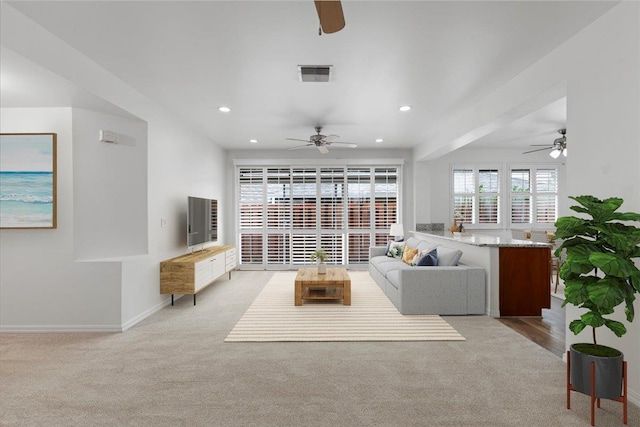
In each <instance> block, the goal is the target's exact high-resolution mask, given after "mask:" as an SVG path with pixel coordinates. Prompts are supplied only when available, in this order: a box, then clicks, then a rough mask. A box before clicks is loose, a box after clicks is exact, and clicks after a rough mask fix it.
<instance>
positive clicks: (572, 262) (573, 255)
mask: <svg viewBox="0 0 640 427" xmlns="http://www.w3.org/2000/svg"><path fill="white" fill-rule="evenodd" d="M597 250H598V247H597V246H595V245H592V244H584V245H576V246H569V247H567V259H566V261H565V262H564V264H563V265H562V267H561V268H560V272H561V273H562V272H563V270H564V272H565V274H566V273H567V272H572V273H576V274H587V273H589V272H590V271H592V270H593V268H594V266H593V264H592V263H591V261H590V260H589V256H590V255H591V253H593V252H595V251H597ZM563 279H564V277H563Z"/></svg>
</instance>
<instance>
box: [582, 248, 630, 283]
mask: <svg viewBox="0 0 640 427" xmlns="http://www.w3.org/2000/svg"><path fill="white" fill-rule="evenodd" d="M589 262H590V263H591V264H593V265H594V266H596V267H597V268H599V269H600V270H602V271H603V272H604V273H605V274H607V275H609V276H614V277H621V278H624V279H626V278H627V277H631V275H632V274H634V270H635V271H638V269H637V268H636V266H635V265H634V264H633V262H631V261H629V260H626V259H624V258H621V257H620V256H617V255H615V254H612V253H609V252H592V253H590V254H589Z"/></svg>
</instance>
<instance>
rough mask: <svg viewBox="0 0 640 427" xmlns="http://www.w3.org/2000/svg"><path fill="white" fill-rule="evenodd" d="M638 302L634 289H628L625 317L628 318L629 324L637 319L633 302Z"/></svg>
mask: <svg viewBox="0 0 640 427" xmlns="http://www.w3.org/2000/svg"><path fill="white" fill-rule="evenodd" d="M635 300H636V296H635V295H634V293H633V288H632V289H627V297H626V298H625V306H624V315H625V317H626V318H627V322H629V323H631V322H633V318H634V317H635V309H634V308H633V302H634V301H635Z"/></svg>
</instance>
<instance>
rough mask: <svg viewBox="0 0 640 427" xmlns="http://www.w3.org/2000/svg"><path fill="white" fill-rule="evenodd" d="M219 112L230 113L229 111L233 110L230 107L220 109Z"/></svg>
mask: <svg viewBox="0 0 640 427" xmlns="http://www.w3.org/2000/svg"><path fill="white" fill-rule="evenodd" d="M218 111H220V112H222V113H228V112H229V111H231V108H229V107H218Z"/></svg>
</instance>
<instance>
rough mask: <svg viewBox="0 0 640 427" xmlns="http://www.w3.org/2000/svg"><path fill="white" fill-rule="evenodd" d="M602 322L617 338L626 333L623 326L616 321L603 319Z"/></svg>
mask: <svg viewBox="0 0 640 427" xmlns="http://www.w3.org/2000/svg"><path fill="white" fill-rule="evenodd" d="M603 320H604V324H605V325H606V326H607V328H609V329H611V331H612V332H613V333H614V334H616V335H617V336H618V337H621V336H623V335H624V334H626V333H627V328H625V327H624V325H623V324H622V323H620V322H618V321H617V320H610V319H603Z"/></svg>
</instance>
